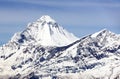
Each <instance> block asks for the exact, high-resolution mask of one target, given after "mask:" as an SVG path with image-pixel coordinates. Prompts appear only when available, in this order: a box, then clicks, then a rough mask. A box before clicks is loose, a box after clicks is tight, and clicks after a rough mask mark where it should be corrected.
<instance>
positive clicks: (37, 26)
mask: <svg viewBox="0 0 120 79" xmlns="http://www.w3.org/2000/svg"><path fill="white" fill-rule="evenodd" d="M76 39H78V38H77V37H75V36H74V35H73V34H72V33H69V32H68V31H66V30H65V29H64V28H63V27H61V26H60V25H59V24H58V23H57V22H56V21H54V20H53V19H52V18H51V17H50V16H48V15H44V16H42V17H41V18H40V19H38V20H37V21H36V22H33V23H29V24H28V26H27V28H26V29H25V30H24V31H22V32H20V33H16V34H15V35H14V36H13V38H12V39H11V42H17V43H21V44H24V45H26V44H30V43H37V44H38V43H39V44H40V45H44V46H65V45H68V44H70V43H72V42H74V41H76Z"/></svg>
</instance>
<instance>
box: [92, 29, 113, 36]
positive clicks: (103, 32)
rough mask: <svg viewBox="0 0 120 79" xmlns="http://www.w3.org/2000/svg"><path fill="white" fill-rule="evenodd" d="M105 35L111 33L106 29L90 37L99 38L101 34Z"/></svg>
mask: <svg viewBox="0 0 120 79" xmlns="http://www.w3.org/2000/svg"><path fill="white" fill-rule="evenodd" d="M107 33H112V32H111V31H109V30H107V29H103V30H101V31H99V32H96V33H94V34H92V35H91V37H97V36H101V35H103V34H105V35H106V34H107Z"/></svg>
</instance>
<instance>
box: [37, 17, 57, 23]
mask: <svg viewBox="0 0 120 79" xmlns="http://www.w3.org/2000/svg"><path fill="white" fill-rule="evenodd" d="M38 21H46V22H55V20H54V19H52V18H51V17H50V16H49V15H43V16H42V17H41V18H40V19H38Z"/></svg>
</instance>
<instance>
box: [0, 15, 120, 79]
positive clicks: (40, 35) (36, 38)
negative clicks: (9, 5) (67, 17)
mask: <svg viewBox="0 0 120 79" xmlns="http://www.w3.org/2000/svg"><path fill="white" fill-rule="evenodd" d="M0 78H2V79H120V35H119V34H115V33H112V32H111V31H109V30H106V29H103V30H101V31H99V32H96V33H94V34H90V35H88V36H85V37H83V38H77V37H76V36H74V35H73V34H72V33H69V32H68V31H66V30H65V29H64V28H63V27H61V26H60V25H59V24H58V23H57V22H56V21H55V20H53V19H52V18H51V17H50V16H48V15H44V16H42V17H41V18H40V19H38V20H37V21H36V22H33V23H29V24H28V26H27V28H26V29H25V30H23V31H22V32H18V33H15V34H14V36H13V37H12V38H11V40H10V41H9V42H8V43H7V44H4V45H3V46H1V47H0Z"/></svg>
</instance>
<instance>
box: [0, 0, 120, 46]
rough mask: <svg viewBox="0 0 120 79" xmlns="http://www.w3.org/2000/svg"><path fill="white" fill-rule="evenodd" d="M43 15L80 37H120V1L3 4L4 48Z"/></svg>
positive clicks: (3, 0)
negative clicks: (104, 32) (107, 34)
mask: <svg viewBox="0 0 120 79" xmlns="http://www.w3.org/2000/svg"><path fill="white" fill-rule="evenodd" d="M42 15H50V16H51V17H52V18H53V19H55V20H56V21H57V22H58V23H59V24H60V25H61V26H63V27H64V28H65V29H66V30H68V31H70V32H72V33H74V34H75V35H76V36H78V37H83V36H85V35H88V34H92V33H94V32H97V31H100V30H102V29H104V28H106V29H108V30H110V31H112V32H115V33H119V34H120V31H119V30H120V0H19V1H18V0H0V45H1V44H3V43H6V42H7V41H8V40H10V38H11V37H12V36H13V34H14V33H16V32H19V31H22V30H23V29H25V27H26V25H27V24H28V23H29V22H34V21H36V20H37V19H38V18H40V17H41V16H42Z"/></svg>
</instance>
